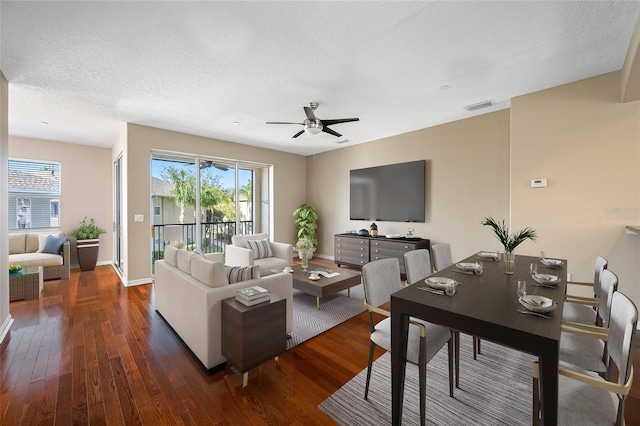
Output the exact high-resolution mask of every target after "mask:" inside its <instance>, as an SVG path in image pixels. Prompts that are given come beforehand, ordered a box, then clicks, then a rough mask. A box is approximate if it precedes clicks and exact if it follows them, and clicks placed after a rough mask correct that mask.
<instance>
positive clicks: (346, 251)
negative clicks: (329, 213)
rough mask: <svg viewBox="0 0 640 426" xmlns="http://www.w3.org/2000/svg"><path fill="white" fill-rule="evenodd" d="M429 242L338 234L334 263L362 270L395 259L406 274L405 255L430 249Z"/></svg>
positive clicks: (334, 244) (335, 243)
mask: <svg viewBox="0 0 640 426" xmlns="http://www.w3.org/2000/svg"><path fill="white" fill-rule="evenodd" d="M430 247H431V246H430V242H429V240H425V239H423V238H386V237H385V236H384V235H378V236H377V237H363V236H360V235H358V234H336V235H335V236H334V242H333V251H334V261H335V263H336V264H337V265H338V266H342V265H349V266H355V267H358V268H362V267H363V266H364V265H366V264H367V263H369V262H373V261H374V260H379V259H387V258H395V259H398V260H399V261H400V273H402V275H404V274H405V270H404V254H405V253H406V252H408V251H412V250H417V249H430Z"/></svg>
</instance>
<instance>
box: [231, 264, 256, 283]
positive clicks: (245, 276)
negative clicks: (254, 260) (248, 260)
mask: <svg viewBox="0 0 640 426" xmlns="http://www.w3.org/2000/svg"><path fill="white" fill-rule="evenodd" d="M224 269H225V272H226V277H227V281H228V282H229V284H235V283H239V282H242V281H248V280H252V279H254V278H260V267H259V266H258V265H253V266H225V267H224Z"/></svg>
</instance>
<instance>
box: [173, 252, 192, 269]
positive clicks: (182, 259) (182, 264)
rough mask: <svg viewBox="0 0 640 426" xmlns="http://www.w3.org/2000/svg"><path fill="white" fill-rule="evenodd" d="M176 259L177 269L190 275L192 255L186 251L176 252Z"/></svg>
mask: <svg viewBox="0 0 640 426" xmlns="http://www.w3.org/2000/svg"><path fill="white" fill-rule="evenodd" d="M177 257H178V269H180V270H181V271H182V272H186V273H187V274H191V259H192V258H193V253H191V252H190V251H186V250H178V255H177Z"/></svg>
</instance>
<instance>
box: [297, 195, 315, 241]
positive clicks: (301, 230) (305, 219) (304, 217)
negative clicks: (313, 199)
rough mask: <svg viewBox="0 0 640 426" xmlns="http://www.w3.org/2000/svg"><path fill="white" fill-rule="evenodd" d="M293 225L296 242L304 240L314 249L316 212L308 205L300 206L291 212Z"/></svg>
mask: <svg viewBox="0 0 640 426" xmlns="http://www.w3.org/2000/svg"><path fill="white" fill-rule="evenodd" d="M293 217H294V223H295V226H296V229H297V230H298V240H300V239H302V238H306V239H308V240H310V241H311V243H312V244H313V246H314V247H316V246H317V245H318V239H317V238H316V231H317V230H318V212H317V211H316V209H314V208H313V207H311V206H310V205H308V204H300V205H299V206H298V207H297V208H296V209H295V210H294V211H293Z"/></svg>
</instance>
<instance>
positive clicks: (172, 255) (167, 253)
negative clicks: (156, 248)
mask: <svg viewBox="0 0 640 426" xmlns="http://www.w3.org/2000/svg"><path fill="white" fill-rule="evenodd" d="M177 256H178V249H177V248H175V247H174V246H172V245H168V246H164V260H165V261H166V262H167V263H168V264H169V265H171V266H175V267H176V268H177V267H178V257H177Z"/></svg>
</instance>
